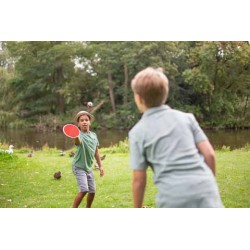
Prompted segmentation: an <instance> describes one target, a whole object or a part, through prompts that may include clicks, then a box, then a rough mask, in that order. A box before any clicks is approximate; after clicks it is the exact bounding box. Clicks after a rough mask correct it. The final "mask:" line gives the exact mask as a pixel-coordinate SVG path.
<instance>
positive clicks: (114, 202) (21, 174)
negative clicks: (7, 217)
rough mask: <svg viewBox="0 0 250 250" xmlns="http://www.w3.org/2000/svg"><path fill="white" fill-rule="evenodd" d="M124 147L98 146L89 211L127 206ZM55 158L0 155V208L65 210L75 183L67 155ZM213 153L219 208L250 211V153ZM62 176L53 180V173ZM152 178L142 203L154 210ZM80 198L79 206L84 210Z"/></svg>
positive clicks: (52, 154) (51, 152) (55, 153)
mask: <svg viewBox="0 0 250 250" xmlns="http://www.w3.org/2000/svg"><path fill="white" fill-rule="evenodd" d="M127 150H128V149H127V146H126V143H124V142H123V143H120V145H118V146H115V147H112V148H103V149H101V150H100V152H101V155H102V154H106V159H105V160H104V161H103V166H104V168H105V176H104V177H100V176H99V171H97V170H94V174H95V179H96V185H97V193H96V197H95V200H94V203H93V207H94V208H129V207H132V205H133V203H132V192H131V174H132V173H131V170H130V169H129V156H128V152H127ZM70 151H71V150H69V151H67V152H66V155H65V156H60V154H59V150H57V149H51V148H48V147H45V148H43V150H41V151H36V152H34V156H33V157H32V158H28V157H27V154H28V152H29V149H20V150H16V151H15V153H14V155H13V156H11V157H9V156H6V155H5V154H0V160H1V161H0V207H2V208H12V207H16V208H23V207H28V208H38V207H40V208H67V207H71V206H72V203H73V199H74V197H75V195H76V194H77V192H78V190H77V184H76V181H75V177H74V175H73V173H72V170H71V162H72V158H70V157H69V152H70ZM216 154H217V181H218V185H219V189H220V193H221V197H222V200H223V203H224V205H225V207H250V195H249V190H250V166H249V162H250V150H249V148H245V149H242V150H234V151H229V150H222V151H216ZM57 171H61V172H62V178H61V179H59V180H55V179H54V177H53V175H54V173H55V172H57ZM152 178H153V174H152V171H151V170H148V183H147V189H146V194H145V200H144V205H146V206H149V207H155V195H156V191H157V190H156V188H155V186H154V185H153V181H152ZM85 199H86V198H84V200H83V202H82V204H81V205H80V207H84V206H85Z"/></svg>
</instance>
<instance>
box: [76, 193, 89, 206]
mask: <svg viewBox="0 0 250 250" xmlns="http://www.w3.org/2000/svg"><path fill="white" fill-rule="evenodd" d="M85 194H86V192H79V193H78V194H77V195H76V197H75V200H74V203H73V208H78V206H79V205H80V203H81V202H82V199H83V197H84V196H85Z"/></svg>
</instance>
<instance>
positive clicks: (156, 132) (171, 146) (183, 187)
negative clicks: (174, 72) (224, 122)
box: [129, 67, 223, 207]
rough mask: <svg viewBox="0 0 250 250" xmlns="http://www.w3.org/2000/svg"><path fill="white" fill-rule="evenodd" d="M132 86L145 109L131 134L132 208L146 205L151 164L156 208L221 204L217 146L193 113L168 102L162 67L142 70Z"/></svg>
mask: <svg viewBox="0 0 250 250" xmlns="http://www.w3.org/2000/svg"><path fill="white" fill-rule="evenodd" d="M131 87H132V90H133V92H134V99H135V103H136V105H137V107H138V109H139V111H140V112H141V113H143V115H142V118H141V120H140V121H139V122H138V123H137V124H136V125H135V126H134V127H133V128H132V130H131V131H130V132H129V143H130V163H131V168H132V170H133V184H132V188H133V201H134V207H142V204H143V199H144V192H145V187H146V176H147V173H146V170H147V167H148V166H150V167H151V168H152V170H153V172H154V184H155V185H156V187H157V189H158V194H157V197H156V205H157V207H223V205H222V202H221V199H220V195H219V191H218V187H217V183H216V180H215V167H216V163H215V153H214V150H213V147H212V146H211V144H210V142H209V141H208V138H207V136H206V135H205V134H204V132H203V131H202V129H201V128H200V126H199V124H198V123H197V121H196V119H195V117H194V116H193V115H192V114H190V113H184V112H181V111H178V110H174V109H171V108H170V107H169V106H167V105H164V103H165V102H166V100H167V97H168V90H169V87H168V79H167V77H166V76H165V75H164V74H163V72H162V70H161V69H154V68H151V67H149V68H146V69H144V70H142V71H141V72H139V73H138V74H137V75H136V76H135V77H134V79H133V80H132V83H131Z"/></svg>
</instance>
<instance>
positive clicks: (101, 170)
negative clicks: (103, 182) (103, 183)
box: [99, 167, 104, 177]
mask: <svg viewBox="0 0 250 250" xmlns="http://www.w3.org/2000/svg"><path fill="white" fill-rule="evenodd" d="M99 170H100V176H101V177H102V176H104V170H103V167H100V168H99Z"/></svg>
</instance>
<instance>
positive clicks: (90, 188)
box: [72, 166, 96, 193]
mask: <svg viewBox="0 0 250 250" xmlns="http://www.w3.org/2000/svg"><path fill="white" fill-rule="evenodd" d="M72 171H73V173H74V175H75V177H76V181H77V184H78V190H79V192H84V193H85V192H87V193H95V191H96V186H95V178H94V174H93V172H90V173H88V172H86V171H84V170H83V169H81V168H78V167H75V166H73V167H72Z"/></svg>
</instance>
